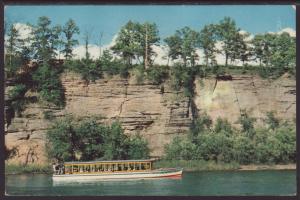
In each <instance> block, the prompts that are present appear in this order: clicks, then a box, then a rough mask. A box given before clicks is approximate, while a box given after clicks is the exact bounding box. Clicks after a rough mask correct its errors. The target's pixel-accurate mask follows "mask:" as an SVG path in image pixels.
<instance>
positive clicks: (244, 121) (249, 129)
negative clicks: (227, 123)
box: [239, 111, 256, 138]
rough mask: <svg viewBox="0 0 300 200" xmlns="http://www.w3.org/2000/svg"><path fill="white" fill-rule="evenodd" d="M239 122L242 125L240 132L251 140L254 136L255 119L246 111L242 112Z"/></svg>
mask: <svg viewBox="0 0 300 200" xmlns="http://www.w3.org/2000/svg"><path fill="white" fill-rule="evenodd" d="M239 121H240V123H241V125H242V132H243V133H245V134H246V136H247V137H250V138H253V137H254V135H255V130H254V122H255V121H256V119H255V118H253V117H250V116H249V114H248V113H247V112H246V111H242V115H241V117H240V119H239Z"/></svg>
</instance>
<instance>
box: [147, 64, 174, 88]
mask: <svg viewBox="0 0 300 200" xmlns="http://www.w3.org/2000/svg"><path fill="white" fill-rule="evenodd" d="M146 73H147V79H148V80H150V81H151V82H152V83H154V84H157V85H159V84H161V83H162V82H163V81H164V80H166V79H167V78H168V76H169V72H168V68H167V67H165V66H158V65H154V66H151V67H149V68H148V69H147V70H146Z"/></svg>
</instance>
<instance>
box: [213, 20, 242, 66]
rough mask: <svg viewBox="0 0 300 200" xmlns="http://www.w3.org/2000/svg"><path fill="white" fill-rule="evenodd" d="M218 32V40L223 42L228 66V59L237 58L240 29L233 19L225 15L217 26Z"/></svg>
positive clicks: (223, 50)
mask: <svg viewBox="0 0 300 200" xmlns="http://www.w3.org/2000/svg"><path fill="white" fill-rule="evenodd" d="M216 32H217V37H218V40H219V41H222V42H223V46H222V52H223V53H224V55H225V66H227V65H228V59H231V60H234V59H235V58H236V52H237V51H238V49H237V37H238V35H239V29H238V28H237V27H236V24H235V21H234V20H233V19H231V18H230V17H224V19H222V20H221V21H220V22H219V24H218V25H217V26H216Z"/></svg>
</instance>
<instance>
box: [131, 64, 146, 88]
mask: <svg viewBox="0 0 300 200" xmlns="http://www.w3.org/2000/svg"><path fill="white" fill-rule="evenodd" d="M144 72H145V70H144V66H142V65H138V66H137V67H135V68H134V69H133V74H134V76H135V79H136V82H137V84H142V83H143V82H144V76H145V75H144Z"/></svg>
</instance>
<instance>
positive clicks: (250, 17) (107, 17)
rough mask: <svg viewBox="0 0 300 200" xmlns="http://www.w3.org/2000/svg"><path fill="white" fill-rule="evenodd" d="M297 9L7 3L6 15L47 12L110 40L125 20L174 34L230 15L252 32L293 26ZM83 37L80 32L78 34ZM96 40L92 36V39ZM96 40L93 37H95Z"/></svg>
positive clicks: (13, 18)
mask: <svg viewBox="0 0 300 200" xmlns="http://www.w3.org/2000/svg"><path fill="white" fill-rule="evenodd" d="M295 15H296V12H295V10H294V9H293V8H292V6H290V5H284V6H279V5H278V6H274V5H256V6H250V5H245V6H241V5H240V6H231V5H228V6H221V5H219V6H217V5H211V6H204V5H202V6H200V5H197V6H196V5H189V6H187V5H185V6H181V5H176V6H156V5H146V6H103V5H102V6H95V5H93V6H6V7H5V19H6V20H8V21H10V22H14V23H15V22H19V23H31V24H35V23H36V21H37V19H38V17H40V16H48V17H49V18H50V19H51V21H52V23H53V24H60V25H63V24H64V23H65V22H66V21H67V20H68V19H69V18H72V19H74V20H75V21H76V23H77V25H78V26H79V28H80V30H81V33H83V32H84V31H85V30H92V33H93V36H94V38H96V35H99V34H100V32H103V40H102V41H103V42H102V44H107V43H109V42H110V41H111V40H112V38H113V36H114V35H115V34H116V33H117V32H118V31H119V30H120V28H121V26H123V25H124V24H125V23H126V22H127V21H129V20H133V21H138V22H145V21H149V22H155V23H156V24H157V25H158V28H159V33H160V37H161V38H162V39H164V38H165V37H167V36H169V35H171V34H173V33H174V32H175V30H177V29H180V28H182V27H184V26H190V27H191V28H193V29H195V30H197V31H199V30H201V28H202V27H203V26H204V25H205V24H209V23H217V22H218V21H219V20H221V19H222V18H224V17H225V16H230V17H232V18H233V19H234V20H235V21H236V23H237V26H238V27H240V28H241V29H242V30H246V31H248V32H250V33H252V34H256V33H264V32H268V31H272V32H276V31H279V30H278V29H279V28H282V29H283V28H286V27H290V28H293V29H296V28H295V26H296V25H295ZM78 39H79V40H80V41H82V36H78ZM94 40H95V39H94ZM94 42H95V41H94Z"/></svg>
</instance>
